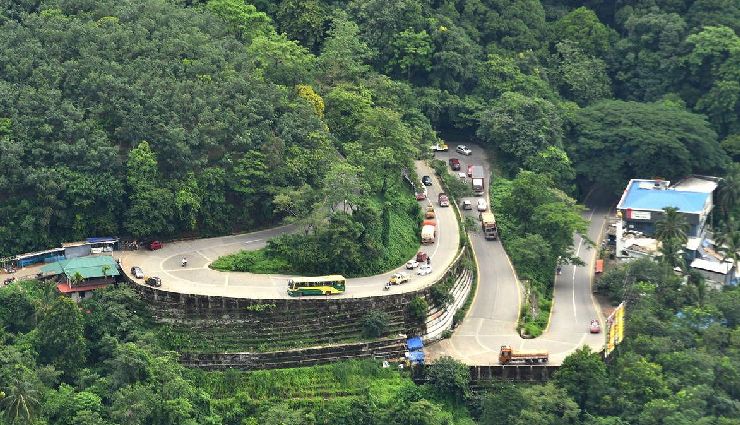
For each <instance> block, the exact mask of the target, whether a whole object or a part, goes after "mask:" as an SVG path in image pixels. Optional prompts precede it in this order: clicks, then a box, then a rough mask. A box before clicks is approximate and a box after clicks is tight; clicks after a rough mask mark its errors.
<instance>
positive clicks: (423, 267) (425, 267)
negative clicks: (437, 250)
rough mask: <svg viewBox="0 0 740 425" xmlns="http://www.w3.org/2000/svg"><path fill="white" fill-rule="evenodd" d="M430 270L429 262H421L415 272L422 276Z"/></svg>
mask: <svg viewBox="0 0 740 425" xmlns="http://www.w3.org/2000/svg"><path fill="white" fill-rule="evenodd" d="M431 272H432V266H431V265H430V264H422V265H420V266H419V270H417V271H416V274H418V275H420V276H424V275H425V274H429V273H431Z"/></svg>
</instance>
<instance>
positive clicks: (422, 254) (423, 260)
mask: <svg viewBox="0 0 740 425" xmlns="http://www.w3.org/2000/svg"><path fill="white" fill-rule="evenodd" d="M427 257H428V256H427V253H426V252H419V253H417V254H416V261H418V262H419V263H426V262H427Z"/></svg>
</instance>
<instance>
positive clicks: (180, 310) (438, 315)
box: [130, 247, 473, 369]
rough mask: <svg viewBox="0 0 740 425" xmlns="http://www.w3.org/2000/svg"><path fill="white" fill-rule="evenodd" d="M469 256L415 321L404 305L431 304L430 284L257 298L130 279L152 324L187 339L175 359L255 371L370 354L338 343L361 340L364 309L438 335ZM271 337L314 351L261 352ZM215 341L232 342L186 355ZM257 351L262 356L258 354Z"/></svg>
mask: <svg viewBox="0 0 740 425" xmlns="http://www.w3.org/2000/svg"><path fill="white" fill-rule="evenodd" d="M469 255H470V251H469V249H468V248H467V247H466V248H463V250H461V252H460V254H459V255H458V256H457V257H456V258H455V261H454V262H453V264H452V265H451V266H450V267H449V268H448V270H447V271H446V272H445V273H444V275H443V276H442V277H441V278H440V282H441V281H444V280H445V279H447V278H448V277H452V278H454V279H455V281H456V284H455V285H454V286H453V288H452V291H451V292H452V295H453V302H452V303H450V304H449V305H447V306H444V307H442V308H434V307H433V308H430V310H429V315H428V317H427V319H426V321H425V323H418V322H416V321H415V320H414V318H413V317H411V316H410V315H409V312H408V309H407V306H408V304H409V303H410V302H411V300H413V299H414V298H415V297H417V296H420V297H423V298H425V299H426V300H427V302H428V303H429V305H430V306H431V305H432V304H433V303H432V299H431V296H430V287H427V288H424V289H421V290H418V291H413V292H407V293H397V294H388V295H383V296H373V297H365V298H330V297H328V298H324V297H303V298H292V299H271V300H265V299H259V300H257V299H245V298H229V297H221V296H207V295H197V294H182V293H179V292H168V291H164V290H161V289H158V288H152V287H148V286H143V285H140V284H137V283H134V282H130V283H131V285H132V287H133V288H134V289H135V290H136V291H137V292H138V293H139V294H140V295H141V297H142V298H143V299H144V300H145V301H147V302H148V303H149V304H150V306H151V307H152V311H153V314H154V317H155V319H156V320H157V321H158V322H159V323H164V324H169V325H171V326H172V327H173V328H174V329H179V330H180V331H181V332H182V333H183V334H186V335H188V336H192V337H191V340H192V344H193V345H192V347H191V349H182V350H181V351H183V352H185V354H183V363H185V364H189V365H192V366H202V367H205V368H221V367H223V368H227V367H239V366H238V365H240V364H241V365H243V366H241V367H243V368H247V369H249V368H255V367H256V366H255V365H257V364H261V365H266V366H260V367H288V366H285V365H300V364H304V363H303V362H308V363H307V364H316V363H321V362H330V361H334V360H336V359H340V358H356V357H363V356H365V357H366V356H368V355H370V356H375V354H372V353H375V351H373V350H374V348H372V347H374V345H372V344H375V342H369V343H362V344H341V343H343V342H345V341H349V340H357V339H358V338H360V337H361V334H362V328H363V325H362V322H363V319H364V318H365V316H366V315H367V313H368V312H369V311H372V310H375V311H382V312H385V313H386V314H388V316H389V317H390V318H391V320H390V323H388V331H389V335H399V334H406V335H422V336H424V337H425V339H436V338H439V336H440V335H441V333H442V332H443V331H444V330H445V329H449V328H450V327H451V326H452V317H453V316H454V314H455V312H456V311H457V309H458V308H460V306H461V305H462V304H464V301H465V298H466V297H467V295H468V293H469V291H470V281H471V279H472V276H473V271H472V270H468V269H465V267H466V266H467V265H468V264H469V263H467V262H464V261H463V259H464V258H468V257H469ZM276 342H279V343H280V344H279V345H278V346H285V347H302V346H310V347H316V348H311V349H301V350H297V351H296V350H285V351H270V352H264V351H266V350H265V349H264V348H265V347H268V348H269V347H270V346H275V345H276V344H275V343H276ZM336 344H341V345H339V346H341V347H345V348H342V349H341V350H342V351H341V352H335V351H331V350H329V351H326V349H328V348H327V346H337V345H336ZM363 344H365V345H363ZM367 344H371V345H367ZM219 346H220V347H232V348H233V349H229V350H228V351H234V352H235V353H207V354H194V353H204V352H209V351H215V350H213V349H212V348H211V347H219ZM363 347H365V348H363ZM311 350H318V351H311ZM322 350H323V351H322ZM236 352H241V353H236ZM257 352H263V353H262V354H259V355H258V354H256V353H257ZM287 353H298V354H290V355H291V356H294V355H297V356H299V357H300V358H302V359H303V360H301V359H292V358H291V359H288V358H287V357H286V358H283V357H280V356H283V355H286V356H287V355H288V354H287ZM341 353H350V354H341ZM368 353H371V354H368ZM394 353H395V351H394ZM401 353H402V352H401ZM209 356H210V357H209ZM214 356H215V357H214ZM274 359H277V360H274ZM321 359H323V360H321Z"/></svg>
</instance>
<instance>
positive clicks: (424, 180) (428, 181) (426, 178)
mask: <svg viewBox="0 0 740 425" xmlns="http://www.w3.org/2000/svg"><path fill="white" fill-rule="evenodd" d="M421 184H423V185H424V186H431V185H432V178H431V177H429V176H424V177H422V178H421Z"/></svg>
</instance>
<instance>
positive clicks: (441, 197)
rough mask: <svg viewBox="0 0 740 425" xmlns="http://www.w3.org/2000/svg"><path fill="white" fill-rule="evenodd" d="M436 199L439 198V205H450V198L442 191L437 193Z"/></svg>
mask: <svg viewBox="0 0 740 425" xmlns="http://www.w3.org/2000/svg"><path fill="white" fill-rule="evenodd" d="M437 199H438V200H439V206H440V207H449V206H450V198H449V197H448V196H447V194H445V193H444V192H442V193H440V194H439V197H438V198H437Z"/></svg>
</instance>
